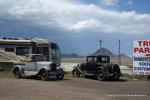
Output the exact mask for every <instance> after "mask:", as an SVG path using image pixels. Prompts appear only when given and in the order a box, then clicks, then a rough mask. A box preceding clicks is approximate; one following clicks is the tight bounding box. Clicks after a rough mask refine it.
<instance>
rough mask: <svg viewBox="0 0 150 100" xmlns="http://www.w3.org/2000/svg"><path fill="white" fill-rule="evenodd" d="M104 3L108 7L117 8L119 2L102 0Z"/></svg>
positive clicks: (116, 0)
mask: <svg viewBox="0 0 150 100" xmlns="http://www.w3.org/2000/svg"><path fill="white" fill-rule="evenodd" d="M102 3H103V4H104V5H106V6H116V5H117V3H118V0H102Z"/></svg>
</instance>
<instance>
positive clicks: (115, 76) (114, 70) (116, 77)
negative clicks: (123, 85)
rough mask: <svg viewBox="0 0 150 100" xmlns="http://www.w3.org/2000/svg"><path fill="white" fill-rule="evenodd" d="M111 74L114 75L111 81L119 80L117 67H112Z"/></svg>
mask: <svg viewBox="0 0 150 100" xmlns="http://www.w3.org/2000/svg"><path fill="white" fill-rule="evenodd" d="M113 73H114V77H113V79H114V80H115V81H118V80H119V78H120V69H119V67H118V66H113Z"/></svg>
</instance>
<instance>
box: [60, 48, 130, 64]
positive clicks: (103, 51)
mask: <svg viewBox="0 0 150 100" xmlns="http://www.w3.org/2000/svg"><path fill="white" fill-rule="evenodd" d="M99 54H101V55H107V56H110V58H111V62H113V63H118V58H119V55H115V54H114V53H112V52H111V51H110V50H108V49H106V48H101V49H98V50H96V51H95V52H93V53H91V54H89V55H99ZM89 55H87V56H89ZM84 57H85V56H80V55H78V54H75V53H71V54H62V58H84ZM120 57H121V62H122V63H123V64H130V63H132V58H130V57H129V56H127V55H125V54H123V53H121V54H120Z"/></svg>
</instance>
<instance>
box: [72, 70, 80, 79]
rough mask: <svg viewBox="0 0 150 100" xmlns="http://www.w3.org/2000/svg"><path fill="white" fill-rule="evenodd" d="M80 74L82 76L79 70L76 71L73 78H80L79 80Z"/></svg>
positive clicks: (73, 72)
mask: <svg viewBox="0 0 150 100" xmlns="http://www.w3.org/2000/svg"><path fill="white" fill-rule="evenodd" d="M80 74H81V73H80V72H79V71H78V70H77V69H74V70H73V71H72V76H73V77H78V78H79V77H80Z"/></svg>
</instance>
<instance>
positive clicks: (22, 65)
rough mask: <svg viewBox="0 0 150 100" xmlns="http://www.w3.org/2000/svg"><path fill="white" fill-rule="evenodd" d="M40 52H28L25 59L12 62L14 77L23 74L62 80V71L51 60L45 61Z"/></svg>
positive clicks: (19, 76) (44, 78)
mask: <svg viewBox="0 0 150 100" xmlns="http://www.w3.org/2000/svg"><path fill="white" fill-rule="evenodd" d="M45 59H46V58H45V57H44V56H43V55H41V54H30V55H27V56H26V61H22V62H19V63H17V64H14V66H13V73H14V76H15V77H16V78H21V77H24V76H38V77H40V78H41V79H42V80H44V81H45V80H48V79H49V78H56V79H58V80H62V79H63V77H64V71H63V69H62V68H61V67H59V66H57V64H55V63H54V62H52V61H46V60H45Z"/></svg>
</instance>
